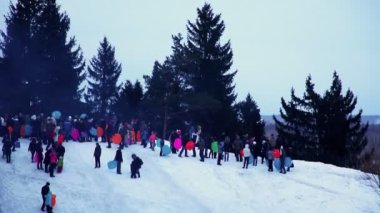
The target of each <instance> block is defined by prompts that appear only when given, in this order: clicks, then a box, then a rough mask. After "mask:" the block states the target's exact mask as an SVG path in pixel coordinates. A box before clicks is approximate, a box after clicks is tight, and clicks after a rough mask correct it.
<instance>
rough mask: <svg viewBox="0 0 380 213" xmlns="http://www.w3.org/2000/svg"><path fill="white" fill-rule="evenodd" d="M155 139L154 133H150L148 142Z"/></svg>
mask: <svg viewBox="0 0 380 213" xmlns="http://www.w3.org/2000/svg"><path fill="white" fill-rule="evenodd" d="M154 141H156V135H155V134H151V135H150V137H149V142H154Z"/></svg>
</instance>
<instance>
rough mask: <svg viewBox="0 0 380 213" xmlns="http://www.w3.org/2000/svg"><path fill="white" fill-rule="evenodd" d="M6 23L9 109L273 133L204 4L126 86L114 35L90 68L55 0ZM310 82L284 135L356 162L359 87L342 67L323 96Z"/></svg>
mask: <svg viewBox="0 0 380 213" xmlns="http://www.w3.org/2000/svg"><path fill="white" fill-rule="evenodd" d="M5 22H6V29H4V31H2V32H1V39H0V48H1V57H0V91H2V92H0V111H1V112H8V113H16V112H24V113H30V114H35V113H40V112H45V113H49V112H52V111H53V110H61V111H63V112H65V113H67V114H74V113H81V112H88V113H90V114H91V115H92V116H94V117H101V116H106V115H111V114H116V115H117V116H118V117H119V118H120V119H124V120H125V119H132V118H136V117H138V118H140V119H144V120H146V121H149V122H150V125H151V127H152V128H153V129H156V130H157V131H159V132H162V133H161V134H162V136H163V137H165V136H166V134H167V132H168V130H172V129H178V128H181V129H186V128H188V127H189V126H190V125H200V126H202V130H205V131H206V132H208V133H209V134H210V135H213V136H220V135H222V134H228V135H234V134H249V135H250V136H253V137H255V138H256V140H257V141H258V142H259V143H261V141H262V140H263V139H265V132H264V127H265V123H264V122H263V121H262V119H261V115H260V108H259V107H258V105H257V103H256V102H255V101H254V99H253V98H252V96H251V95H250V94H247V96H246V98H245V100H243V101H241V102H237V101H236V96H237V95H236V93H235V91H234V89H235V84H234V77H235V75H236V73H237V70H232V69H231V67H232V64H233V51H232V48H231V43H230V41H227V42H222V41H221V38H222V35H223V32H224V30H225V24H224V22H223V20H222V19H221V14H215V13H214V11H213V9H212V7H211V5H210V4H207V3H206V4H204V5H203V6H202V7H201V8H198V9H197V18H196V20H195V21H194V22H192V21H188V22H187V24H186V27H187V35H186V38H184V37H183V36H182V35H181V34H177V35H173V36H172V52H171V54H170V55H169V56H166V58H165V60H163V61H161V62H160V61H155V62H154V63H153V68H152V73H151V74H150V75H145V76H143V79H144V87H145V88H143V85H142V83H141V82H139V81H135V82H131V81H130V80H127V81H125V82H122V83H118V82H119V78H120V75H121V73H122V67H121V64H120V63H119V62H118V61H117V60H116V59H115V51H116V50H115V47H113V46H112V45H111V44H110V42H109V40H108V39H107V38H106V37H104V38H103V39H102V41H101V42H100V46H99V48H98V52H97V54H96V55H95V56H94V57H93V58H92V59H91V60H90V61H89V63H88V64H87V65H86V63H85V60H84V58H83V53H82V50H81V48H80V46H79V45H78V44H77V42H76V39H75V37H68V31H69V28H70V19H69V17H68V15H67V14H66V13H65V12H62V11H61V10H60V6H59V5H57V3H56V1H55V0H18V1H17V2H15V3H14V4H12V3H11V4H10V7H9V13H8V14H7V15H6V16H5ZM308 79H309V78H308ZM308 84H309V86H307V91H306V93H305V96H304V97H302V98H299V97H296V96H295V95H294V92H293V91H292V93H291V94H292V96H291V101H290V102H289V103H287V102H285V100H284V99H282V101H281V103H282V109H281V117H282V119H281V120H276V127H277V131H278V142H279V143H281V144H284V145H287V146H292V147H293V148H294V150H296V151H295V155H294V156H295V157H297V158H301V159H307V160H316V161H321V159H323V160H325V159H329V160H326V162H332V163H335V164H339V165H341V162H342V160H344V163H343V164H342V165H345V166H353V164H352V163H353V161H354V159H355V158H356V157H357V154H358V153H360V152H361V150H362V149H363V146H365V141H366V140H365V139H364V138H363V137H364V136H363V135H364V134H363V133H365V131H366V126H364V127H362V126H361V123H360V119H361V117H360V116H361V112H359V113H358V114H357V115H353V110H354V108H355V104H356V98H355V97H354V95H353V93H352V92H351V91H348V92H347V94H346V95H345V96H343V95H341V92H342V91H341V86H340V80H339V77H338V75H337V74H336V73H335V74H334V81H333V85H332V87H331V89H330V91H328V92H326V94H325V95H323V96H321V95H318V94H317V93H315V92H314V90H313V84H312V83H311V78H310V80H308V81H307V85H308ZM276 119H277V118H276ZM330 149H331V150H333V151H332V152H328V151H326V150H330ZM335 158H336V159H335ZM338 162H339V163H338Z"/></svg>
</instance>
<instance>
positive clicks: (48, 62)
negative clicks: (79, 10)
mask: <svg viewBox="0 0 380 213" xmlns="http://www.w3.org/2000/svg"><path fill="white" fill-rule="evenodd" d="M6 24H7V30H6V32H3V33H2V38H3V39H2V42H1V49H2V52H3V62H4V66H3V69H2V70H1V72H2V73H1V74H0V75H3V76H6V77H5V79H6V80H4V81H6V82H8V83H7V84H5V85H4V87H5V88H8V91H9V92H8V93H7V94H5V96H6V97H4V99H5V101H4V102H5V103H8V106H9V107H8V108H10V109H12V108H13V109H16V110H21V111H23V112H31V111H34V112H41V111H42V112H51V110H56V109H61V110H62V109H63V110H65V111H71V110H70V109H73V107H72V106H73V102H74V103H75V105H76V106H78V103H79V101H80V90H79V86H80V84H81V82H82V81H83V80H84V74H83V73H82V71H83V68H84V62H83V57H82V54H81V50H80V48H79V47H78V48H75V46H76V42H75V39H74V38H69V39H67V32H68V30H69V27H70V20H69V18H68V16H67V15H66V14H65V13H61V12H60V11H59V6H58V5H57V4H56V1H55V0H19V1H18V2H17V3H16V4H15V5H11V6H10V13H9V14H8V16H7V17H6ZM74 48H75V49H74ZM73 49H74V50H73ZM9 88H11V89H9ZM46 91H49V93H47V92H46ZM18 106H19V108H18V109H17V107H18ZM76 108H77V107H76Z"/></svg>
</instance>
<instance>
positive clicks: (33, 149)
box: [28, 138, 37, 163]
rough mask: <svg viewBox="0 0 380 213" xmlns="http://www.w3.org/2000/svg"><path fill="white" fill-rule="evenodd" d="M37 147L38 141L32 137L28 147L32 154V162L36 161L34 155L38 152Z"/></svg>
mask: <svg viewBox="0 0 380 213" xmlns="http://www.w3.org/2000/svg"><path fill="white" fill-rule="evenodd" d="M36 148H37V141H36V139H35V138H32V139H31V140H30V144H29V148H28V151H29V152H30V153H31V154H32V163H33V162H34V160H33V157H34V153H35V152H36Z"/></svg>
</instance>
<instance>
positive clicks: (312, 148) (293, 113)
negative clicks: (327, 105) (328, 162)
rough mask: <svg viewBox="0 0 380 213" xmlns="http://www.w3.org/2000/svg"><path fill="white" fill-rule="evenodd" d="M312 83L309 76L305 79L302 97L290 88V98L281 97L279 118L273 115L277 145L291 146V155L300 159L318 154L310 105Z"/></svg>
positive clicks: (313, 100) (312, 101) (313, 158)
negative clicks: (304, 89)
mask: <svg viewBox="0 0 380 213" xmlns="http://www.w3.org/2000/svg"><path fill="white" fill-rule="evenodd" d="M314 94H315V92H314V84H313V83H312V82H311V77H310V76H309V77H308V78H307V80H306V92H305V93H304V95H303V96H304V98H300V97H297V96H296V95H295V90H294V89H292V90H291V100H290V101H289V102H286V101H285V99H284V98H281V106H282V109H280V119H279V118H276V117H275V116H273V119H274V121H275V124H276V130H277V133H278V141H277V142H278V146H280V145H285V146H286V147H292V149H293V150H294V151H293V153H292V154H293V156H292V157H294V158H296V159H302V160H317V159H318V156H319V150H318V149H319V147H318V137H317V133H316V125H317V124H316V120H315V117H314V115H316V114H317V113H316V112H315V111H314V109H315V108H314V107H312V105H313V104H314V102H315V98H318V96H315V95H314Z"/></svg>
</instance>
